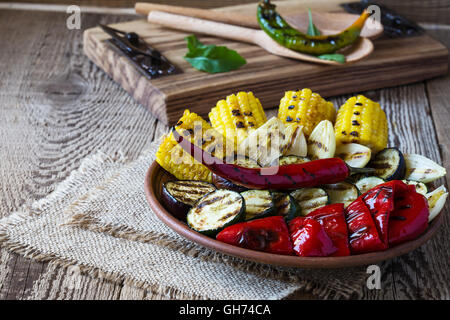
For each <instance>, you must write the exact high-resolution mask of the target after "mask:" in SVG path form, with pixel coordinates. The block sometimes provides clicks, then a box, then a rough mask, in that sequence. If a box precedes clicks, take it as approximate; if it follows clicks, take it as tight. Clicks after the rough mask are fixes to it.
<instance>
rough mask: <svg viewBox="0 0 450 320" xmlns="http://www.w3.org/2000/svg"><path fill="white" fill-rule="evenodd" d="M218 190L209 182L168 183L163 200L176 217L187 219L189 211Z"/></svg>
mask: <svg viewBox="0 0 450 320" xmlns="http://www.w3.org/2000/svg"><path fill="white" fill-rule="evenodd" d="M214 190H216V188H215V187H214V186H213V185H212V184H211V183H208V182H204V181H194V180H179V181H167V182H165V183H164V184H163V186H162V191H161V200H162V202H163V204H164V206H165V207H166V209H167V210H169V212H170V213H172V214H173V215H174V216H175V217H177V218H178V219H180V220H185V219H186V214H187V213H188V211H189V209H190V208H191V207H192V206H193V205H194V204H195V203H196V202H197V201H198V200H199V199H200V198H201V197H203V196H204V195H206V194H208V193H210V192H213V191H214Z"/></svg>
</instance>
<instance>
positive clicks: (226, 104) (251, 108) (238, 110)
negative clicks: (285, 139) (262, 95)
mask: <svg viewBox="0 0 450 320" xmlns="http://www.w3.org/2000/svg"><path fill="white" fill-rule="evenodd" d="M209 120H210V122H211V124H212V126H213V128H214V129H216V130H218V131H219V132H220V133H221V134H222V135H224V137H225V138H227V139H229V140H230V141H234V143H235V145H238V144H239V143H241V142H242V141H243V140H245V138H247V136H248V134H249V133H250V132H252V131H253V130H256V129H257V128H259V127H260V126H261V125H263V124H264V123H265V122H266V121H267V118H266V115H265V113H264V110H263V108H262V106H261V103H260V102H259V100H258V99H257V98H256V97H255V96H254V95H253V93H252V92H239V93H237V94H231V95H229V96H227V97H226V99H223V100H220V101H218V102H217V105H216V106H215V107H214V108H212V109H211V112H210V113H209Z"/></svg>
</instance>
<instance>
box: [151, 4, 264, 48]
mask: <svg viewBox="0 0 450 320" xmlns="http://www.w3.org/2000/svg"><path fill="white" fill-rule="evenodd" d="M148 22H150V23H155V24H158V25H161V26H164V27H168V28H172V29H177V30H182V31H189V32H195V33H203V34H207V35H211V36H217V37H220V38H225V39H231V40H236V41H241V42H248V43H252V44H254V43H255V39H256V36H257V35H258V32H261V31H258V30H255V29H250V28H244V27H238V26H234V25H230V24H225V23H220V22H213V21H208V20H203V19H197V18H192V17H186V16H182V15H178V14H172V13H167V12H161V11H151V12H150V13H149V14H148Z"/></svg>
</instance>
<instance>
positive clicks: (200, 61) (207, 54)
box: [184, 35, 247, 73]
mask: <svg viewBox="0 0 450 320" xmlns="http://www.w3.org/2000/svg"><path fill="white" fill-rule="evenodd" d="M185 40H186V41H187V48H188V52H187V53H186V55H185V56H184V59H185V60H186V61H187V62H189V63H190V64H191V66H192V67H194V68H195V69H197V70H201V71H205V72H208V73H219V72H227V71H231V70H235V69H238V68H240V67H242V66H243V65H244V64H246V63H247V61H245V59H244V58H243V57H242V56H241V55H239V53H237V52H236V51H234V50H231V49H228V48H227V47H225V46H215V45H205V44H203V43H201V42H200V41H199V40H198V39H197V37H196V36H195V35H190V36H188V37H186V38H185Z"/></svg>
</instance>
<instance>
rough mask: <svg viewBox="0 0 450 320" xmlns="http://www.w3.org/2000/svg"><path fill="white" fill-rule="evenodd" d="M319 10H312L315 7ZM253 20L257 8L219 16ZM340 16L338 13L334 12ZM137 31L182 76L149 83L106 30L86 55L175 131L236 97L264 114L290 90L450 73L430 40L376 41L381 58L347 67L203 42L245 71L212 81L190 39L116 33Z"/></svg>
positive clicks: (443, 52) (138, 23) (89, 43)
mask: <svg viewBox="0 0 450 320" xmlns="http://www.w3.org/2000/svg"><path fill="white" fill-rule="evenodd" d="M311 8H312V9H314V6H312V7H311ZM220 10H224V11H233V10H234V11H239V12H240V13H248V14H252V13H254V12H255V10H256V4H250V5H242V6H237V7H226V8H221V9H220ZM304 10H305V3H304V2H295V3H293V2H286V3H285V4H284V3H281V5H280V12H282V13H283V12H288V14H289V15H292V16H295V13H296V12H297V13H299V12H303V11H304ZM336 10H339V9H337V7H336V6H335V4H334V5H333V11H336ZM111 26H112V27H113V28H117V29H119V30H123V31H128V32H131V31H134V32H136V33H138V34H139V35H140V36H141V37H143V38H144V39H145V41H147V42H148V43H150V44H151V45H152V46H153V47H154V48H156V49H158V50H159V51H161V52H162V53H163V55H165V56H166V57H167V58H168V59H169V60H170V61H171V62H172V63H174V64H176V65H177V66H178V67H179V68H181V70H182V71H183V72H182V73H181V74H175V75H170V76H165V77H161V78H158V79H154V80H151V81H150V80H148V79H147V78H145V77H144V76H142V75H141V73H139V72H138V71H137V70H136V69H135V67H134V66H133V65H132V64H131V63H130V62H129V61H128V60H127V58H125V57H124V56H121V55H120V54H118V53H117V52H116V51H115V50H113V49H112V48H111V47H110V46H109V44H107V43H106V42H105V40H106V39H108V38H109V36H108V35H107V34H106V33H104V32H103V31H102V30H101V29H100V28H92V29H88V30H86V31H85V32H84V52H85V54H86V55H87V56H88V57H89V58H90V59H91V60H92V61H93V62H94V63H95V64H96V65H97V66H99V67H100V68H102V69H103V70H104V71H105V72H106V73H107V74H108V75H109V76H111V78H112V79H113V80H114V81H116V82H118V83H119V84H120V85H121V86H122V87H123V88H124V89H125V90H126V91H127V92H129V93H130V94H131V95H132V96H133V97H134V98H135V99H136V100H137V101H139V102H140V103H141V104H142V105H144V106H145V107H147V108H148V109H149V110H150V112H152V113H153V114H154V115H155V116H156V117H157V118H158V119H160V120H161V121H163V122H164V123H166V124H169V125H172V124H174V123H175V122H176V121H177V120H178V119H179V118H180V117H181V114H182V111H183V110H184V109H186V108H189V109H190V110H191V111H193V112H196V113H199V114H200V115H203V116H207V114H208V112H209V111H210V110H211V108H212V107H213V106H214V105H215V104H216V102H217V101H218V100H220V99H222V98H225V97H226V96H227V95H228V94H230V93H236V92H238V91H253V93H254V94H255V95H256V96H257V97H258V98H259V99H260V100H261V103H262V105H263V106H264V108H273V107H275V106H277V105H278V104H279V101H280V99H281V98H282V96H283V95H284V92H285V91H286V90H298V89H301V88H311V89H312V90H313V91H316V92H318V93H320V94H321V95H322V96H324V97H329V96H334V95H340V94H347V93H356V92H360V91H364V90H371V89H377V88H384V87H390V86H396V85H400V84H406V83H411V82H417V81H421V80H424V79H428V78H431V77H435V76H438V75H443V74H446V73H447V70H448V50H447V48H446V47H445V46H444V45H442V44H441V43H440V42H438V41H436V40H434V39H432V38H431V37H430V36H428V35H423V36H419V37H410V38H400V39H388V38H385V37H381V38H379V39H376V40H374V45H375V51H374V53H372V55H371V56H370V57H369V58H367V59H365V60H363V61H360V62H357V63H355V64H350V65H345V66H328V65H317V64H312V63H306V62H301V61H297V60H291V59H286V58H281V57H277V56H274V55H271V54H269V53H267V52H266V51H264V50H263V49H261V48H259V47H257V46H253V45H249V44H245V43H238V42H233V41H230V40H224V39H218V38H212V37H207V36H201V35H200V36H199V39H200V40H201V41H202V42H204V43H207V44H216V45H225V46H227V47H229V48H231V49H234V50H236V51H238V52H239V53H240V54H241V55H242V56H243V57H244V58H245V59H246V60H247V64H246V65H245V66H243V67H241V68H240V69H238V70H235V71H232V72H227V73H219V74H208V73H205V72H201V71H197V70H195V69H193V68H192V67H191V66H190V65H189V64H188V63H187V62H186V61H185V60H184V59H183V56H184V55H185V53H186V50H187V49H186V42H185V40H184V38H185V37H186V36H187V35H188V34H187V33H183V32H179V31H174V30H169V29H164V28H160V27H158V26H155V25H151V24H149V23H147V22H146V21H145V20H144V19H141V20H134V21H130V22H124V23H118V24H113V25H111Z"/></svg>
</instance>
